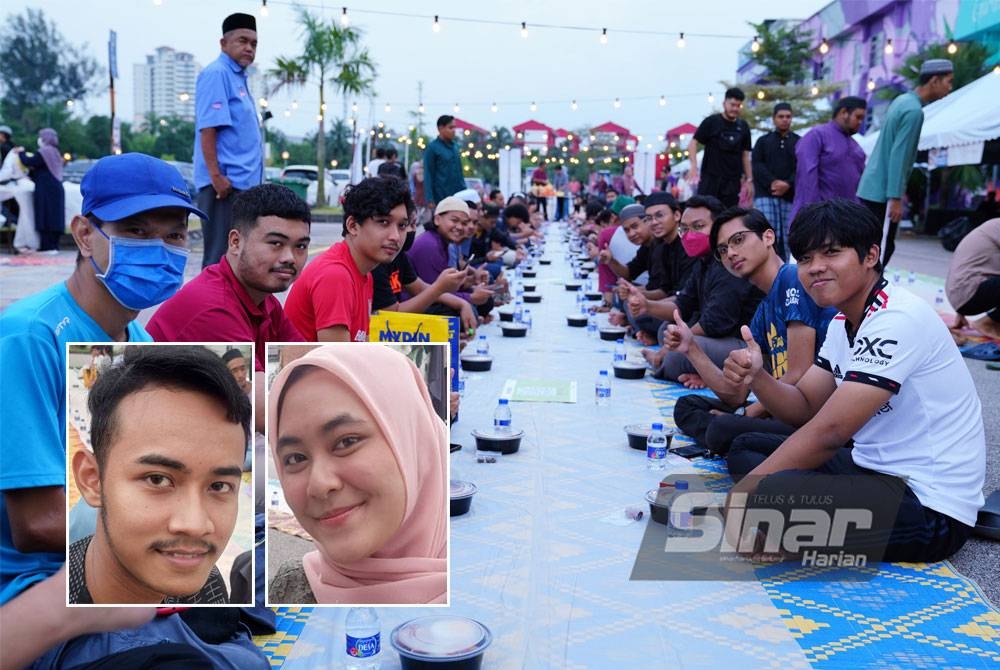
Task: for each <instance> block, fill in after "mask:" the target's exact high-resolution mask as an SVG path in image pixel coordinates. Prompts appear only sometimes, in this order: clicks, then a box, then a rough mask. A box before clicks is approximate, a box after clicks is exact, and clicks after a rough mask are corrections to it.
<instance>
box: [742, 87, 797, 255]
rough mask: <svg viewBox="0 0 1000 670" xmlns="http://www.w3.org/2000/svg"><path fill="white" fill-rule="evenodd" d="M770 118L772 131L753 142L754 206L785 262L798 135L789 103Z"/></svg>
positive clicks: (776, 109)
mask: <svg viewBox="0 0 1000 670" xmlns="http://www.w3.org/2000/svg"><path fill="white" fill-rule="evenodd" d="M771 120H773V121H774V130H773V131H771V132H769V133H768V134H767V135H764V136H762V137H761V138H760V139H758V140H757V143H756V144H754V145H753V156H752V161H751V163H752V165H753V189H754V193H756V194H757V197H755V198H754V199H753V206H754V208H755V209H759V210H760V211H761V212H763V213H764V216H765V217H766V218H767V222H768V223H770V224H771V226H772V227H773V228H774V232H775V233H777V240H775V243H774V250H775V251H776V252H778V255H779V256H781V260H783V261H787V260H788V243H787V239H788V226H789V224H790V223H791V221H789V220H788V215H789V213H790V212H791V211H792V197H793V196H794V194H795V143H796V142H798V141H799V136H798V135H796V134H795V133H793V132H792V106H791V105H789V104H788V103H787V102H779V103H778V104H777V105H775V106H774V113H773V114H772V116H771Z"/></svg>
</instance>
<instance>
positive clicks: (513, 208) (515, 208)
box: [503, 204, 531, 223]
mask: <svg viewBox="0 0 1000 670" xmlns="http://www.w3.org/2000/svg"><path fill="white" fill-rule="evenodd" d="M512 218H514V219H518V220H520V221H524V222H525V223H528V222H530V221H531V214H529V213H528V208H527V207H525V206H524V205H518V204H514V205H507V206H506V207H505V208H504V210H503V220H504V221H510V220H511V219H512Z"/></svg>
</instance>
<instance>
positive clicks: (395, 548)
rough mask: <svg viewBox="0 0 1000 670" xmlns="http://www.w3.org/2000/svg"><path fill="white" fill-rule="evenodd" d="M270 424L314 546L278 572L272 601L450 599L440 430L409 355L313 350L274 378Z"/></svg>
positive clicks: (367, 347)
mask: <svg viewBox="0 0 1000 670" xmlns="http://www.w3.org/2000/svg"><path fill="white" fill-rule="evenodd" d="M268 419H269V422H270V423H269V427H268V441H269V443H270V447H271V453H272V456H273V457H274V464H275V467H276V469H277V474H278V479H279V480H280V482H281V487H282V492H283V494H284V496H285V500H286V501H287V502H288V505H289V506H290V507H291V508H292V512H293V513H294V514H295V518H296V519H298V521H299V523H300V524H301V525H302V528H303V529H304V530H305V531H306V532H308V533H309V534H310V535H311V536H312V538H313V542H314V545H315V548H316V549H315V551H312V552H309V553H307V554H306V555H305V556H304V557H303V559H302V562H301V564H299V563H298V561H292V562H286V563H285V564H284V565H282V566H281V568H280V569H279V570H278V574H277V575H276V576H275V578H274V579H273V580H272V582H271V585H270V587H269V598H268V601H269V602H271V603H276V604H277V603H288V604H309V603H314V602H315V603H323V604H412V605H417V604H427V603H446V602H447V592H446V586H447V574H446V568H447V551H446V550H447V539H448V499H447V496H446V493H445V490H446V486H447V484H448V482H447V476H446V473H447V464H446V458H447V453H448V440H447V431H446V429H445V425H444V422H443V421H441V419H440V418H439V417H438V415H437V414H436V413H435V412H434V407H433V405H432V403H431V398H430V395H429V393H428V391H427V386H426V384H425V383H424V380H423V377H422V376H421V374H420V371H419V370H418V369H417V367H416V366H415V365H414V364H413V363H412V362H411V361H410V359H409V358H407V357H406V356H405V355H403V354H402V353H400V352H399V351H398V350H396V349H394V348H392V347H388V346H385V345H381V344H364V345H359V344H345V345H327V346H322V347H319V348H317V349H314V350H313V351H311V352H310V353H308V354H306V355H305V356H303V357H302V358H299V359H298V360H295V361H293V362H292V363H290V364H288V365H287V366H286V367H285V368H284V369H283V370H282V371H281V373H280V374H279V375H278V376H277V378H276V379H275V381H274V385H273V386H272V388H271V392H270V395H269V396H268Z"/></svg>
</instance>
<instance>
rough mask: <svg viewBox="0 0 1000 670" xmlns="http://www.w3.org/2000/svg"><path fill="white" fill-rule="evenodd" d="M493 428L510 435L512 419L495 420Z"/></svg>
mask: <svg viewBox="0 0 1000 670" xmlns="http://www.w3.org/2000/svg"><path fill="white" fill-rule="evenodd" d="M493 427H494V428H496V429H497V430H498V431H500V432H501V433H509V432H510V419H493Z"/></svg>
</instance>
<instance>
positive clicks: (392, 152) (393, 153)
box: [385, 147, 399, 158]
mask: <svg viewBox="0 0 1000 670" xmlns="http://www.w3.org/2000/svg"><path fill="white" fill-rule="evenodd" d="M397 156H399V152H398V151H397V150H396V147H389V148H388V149H386V150H385V157H386V158H396V157H397Z"/></svg>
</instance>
